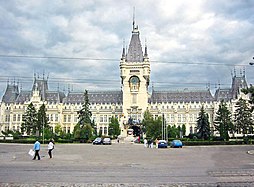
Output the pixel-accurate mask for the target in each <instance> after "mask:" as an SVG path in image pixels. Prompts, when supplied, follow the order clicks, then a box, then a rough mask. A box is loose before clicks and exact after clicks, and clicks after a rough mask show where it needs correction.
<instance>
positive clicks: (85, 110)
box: [73, 90, 95, 141]
mask: <svg viewBox="0 0 254 187" xmlns="http://www.w3.org/2000/svg"><path fill="white" fill-rule="evenodd" d="M89 106H90V103H89V99H88V92H87V90H85V93H84V103H83V104H82V108H81V110H79V111H78V119H79V121H78V123H77V125H76V126H75V127H74V132H73V133H74V138H76V139H84V140H85V141H87V140H88V139H89V138H91V136H92V134H93V133H94V132H93V131H94V129H95V127H94V123H92V121H91V117H92V112H91V111H90V108H89Z"/></svg>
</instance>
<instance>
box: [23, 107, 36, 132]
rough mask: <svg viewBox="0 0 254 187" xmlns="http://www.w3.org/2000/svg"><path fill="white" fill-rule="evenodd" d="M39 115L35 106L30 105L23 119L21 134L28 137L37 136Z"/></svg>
mask: <svg viewBox="0 0 254 187" xmlns="http://www.w3.org/2000/svg"><path fill="white" fill-rule="evenodd" d="M37 121H38V115H37V111H36V109H35V107H34V105H33V103H30V104H29V105H28V107H27V109H26V111H25V114H24V115H23V117H22V124H21V132H22V133H24V132H26V133H27V134H28V135H30V134H32V135H35V134H36V131H37V130H38V129H37Z"/></svg>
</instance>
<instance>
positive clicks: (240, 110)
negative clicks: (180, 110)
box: [234, 98, 253, 135]
mask: <svg viewBox="0 0 254 187" xmlns="http://www.w3.org/2000/svg"><path fill="white" fill-rule="evenodd" d="M234 121H235V126H236V129H237V130H238V131H240V132H242V133H243V135H245V134H247V133H249V131H252V127H253V120H252V113H251V109H250V108H249V106H248V104H247V102H246V100H244V99H242V98H240V99H239V100H238V102H237V103H236V110H235V119H234Z"/></svg>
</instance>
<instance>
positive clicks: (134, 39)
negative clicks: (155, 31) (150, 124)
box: [120, 22, 150, 125]
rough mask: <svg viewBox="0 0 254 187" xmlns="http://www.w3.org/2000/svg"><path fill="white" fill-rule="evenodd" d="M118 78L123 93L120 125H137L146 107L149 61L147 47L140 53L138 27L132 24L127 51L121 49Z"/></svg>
mask: <svg viewBox="0 0 254 187" xmlns="http://www.w3.org/2000/svg"><path fill="white" fill-rule="evenodd" d="M120 76H121V81H122V83H121V84H122V93H123V115H122V120H121V121H122V124H124V125H127V124H130V122H131V123H134V124H136V123H139V122H141V121H142V119H143V114H144V112H145V110H146V109H147V107H148V95H149V93H148V86H149V82H150V61H149V58H148V54H147V46H145V51H144V53H143V51H142V46H141V42H140V38H139V30H138V26H135V23H134V22H133V30H132V36H131V41H130V44H129V48H128V51H127V50H126V49H125V47H123V53H122V58H121V61H120Z"/></svg>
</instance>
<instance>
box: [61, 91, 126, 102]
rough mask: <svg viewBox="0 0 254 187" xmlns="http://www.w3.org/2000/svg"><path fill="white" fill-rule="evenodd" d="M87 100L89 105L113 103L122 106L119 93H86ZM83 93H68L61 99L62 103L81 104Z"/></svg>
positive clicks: (121, 97) (121, 96) (121, 95)
mask: <svg viewBox="0 0 254 187" xmlns="http://www.w3.org/2000/svg"><path fill="white" fill-rule="evenodd" d="M88 99H89V102H90V103H91V104H93V103H102V104H103V103H105V104H109V103H111V104H112V103H115V104H122V102H123V101H122V100H123V94H122V92H121V91H101V92H88ZM83 102H84V92H70V93H68V95H67V96H66V98H64V99H63V103H72V104H73V103H83Z"/></svg>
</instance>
